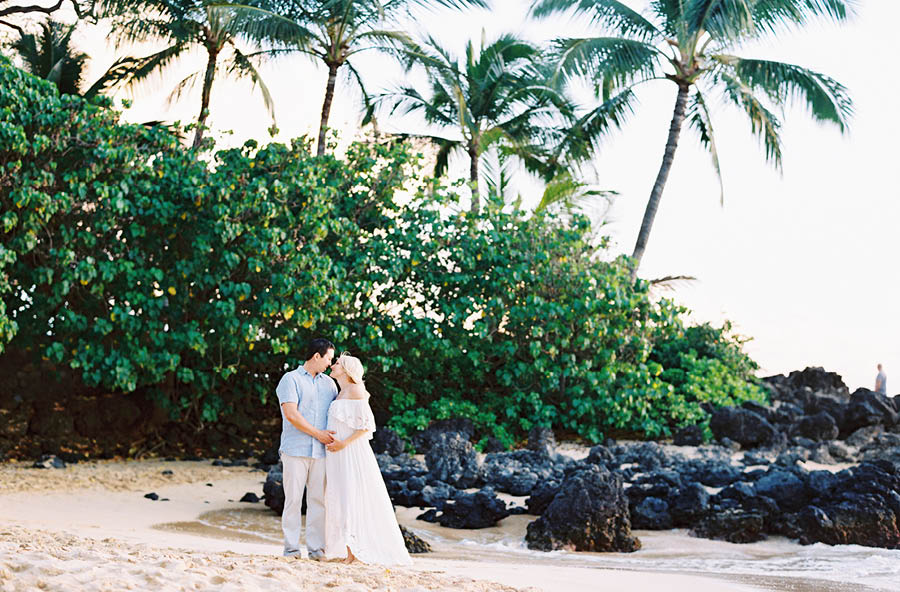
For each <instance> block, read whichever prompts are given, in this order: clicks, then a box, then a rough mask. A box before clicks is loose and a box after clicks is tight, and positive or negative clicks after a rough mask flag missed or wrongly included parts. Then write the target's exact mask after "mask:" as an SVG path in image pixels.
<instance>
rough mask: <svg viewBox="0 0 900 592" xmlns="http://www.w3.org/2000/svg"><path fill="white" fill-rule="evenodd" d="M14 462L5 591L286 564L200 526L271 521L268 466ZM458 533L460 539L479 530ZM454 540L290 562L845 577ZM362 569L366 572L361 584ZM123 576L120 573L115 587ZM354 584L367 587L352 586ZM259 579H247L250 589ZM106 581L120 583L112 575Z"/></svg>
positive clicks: (413, 584) (646, 581)
mask: <svg viewBox="0 0 900 592" xmlns="http://www.w3.org/2000/svg"><path fill="white" fill-rule="evenodd" d="M18 465H19V464H18V463H16V464H10V463H6V464H3V465H0V483H6V486H4V487H3V488H2V489H0V523H2V524H3V530H2V532H0V576H10V578H11V580H10V581H12V582H13V587H11V588H10V587H9V586H6V587H0V589H2V590H4V592H6V590H19V589H26V588H28V587H29V586H37V585H38V584H39V583H40V582H43V583H44V584H45V585H46V586H48V588H47V589H60V590H63V589H65V590H72V589H97V588H96V587H94V586H88V585H87V583H88V581H90V582H94V580H93V579H89V580H85V582H82V583H81V584H79V579H78V578H79V577H82V576H84V573H82V572H79V571H78V570H79V569H82V568H77V565H81V564H86V565H88V566H89V569H88V572H89V573H94V574H95V575H97V574H99V575H97V577H99V578H100V580H103V578H104V577H107V575H108V576H109V577H111V578H114V576H115V574H116V573H119V572H121V571H122V570H121V568H122V567H123V566H124V567H127V568H128V569H126V570H125V571H129V570H131V571H135V570H136V571H135V573H137V572H139V573H140V574H141V575H140V577H138V576H134V577H132V580H131V581H130V585H132V586H133V587H134V588H136V589H140V588H141V587H155V586H156V585H155V584H152V585H151V584H150V581H151V580H153V581H158V580H159V579H160V578H161V577H163V575H164V574H165V572H166V571H168V570H171V569H176V570H181V571H184V573H186V574H193V575H189V576H188V578H187V580H186V581H185V583H184V584H183V588H178V587H177V586H176V588H167V589H184V588H186V587H188V585H189V584H190V585H191V586H199V587H200V588H203V587H204V586H208V587H213V586H214V585H215V586H216V587H219V586H220V585H221V584H225V583H227V582H228V580H229V577H230V578H231V579H232V580H234V579H236V578H237V579H240V582H241V585H242V586H244V584H245V583H246V582H245V581H244V580H245V579H246V578H249V579H250V581H251V584H252V582H253V581H255V579H254V578H257V577H263V576H262V575H260V574H270V575H269V576H265V582H269V583H275V582H274V581H273V580H272V579H271V578H272V577H274V578H275V579H276V580H278V579H279V578H280V577H281V575H280V574H279V573H278V572H279V570H280V569H281V568H283V567H284V566H285V559H284V558H282V557H280V552H281V545H280V542H266V540H265V539H263V540H259V537H257V538H256V539H254V538H252V537H244V538H243V540H242V537H241V535H240V533H236V531H235V528H236V527H234V525H231V526H230V527H228V528H226V529H225V530H226V531H228V532H231V533H232V534H230V535H229V534H228V532H226V533H221V532H220V533H218V534H219V535H220V536H210V533H209V532H206V533H205V534H204V533H203V532H197V529H196V525H197V524H198V523H199V522H200V521H201V518H202V517H203V516H209V515H211V514H216V513H229V512H230V513H232V514H234V513H235V512H250V513H251V514H258V515H259V516H262V517H264V518H265V519H267V520H268V518H270V517H272V516H270V515H269V514H268V512H269V511H268V510H267V509H265V510H263V509H262V508H263V506H262V504H254V503H241V502H238V501H237V500H239V499H240V497H241V496H242V495H243V494H244V493H246V492H248V491H250V492H254V493H257V494H258V493H259V492H260V490H261V488H262V483H263V482H264V481H265V473H264V472H261V471H258V470H253V469H251V468H248V467H212V466H210V465H209V464H208V462H206V463H203V462H194V461H159V460H149V461H94V462H91V463H79V464H77V465H70V466H69V467H68V468H66V469H56V470H55V469H25V468H24V467H22V466H18ZM163 470H171V471H172V474H171V475H162V471H163ZM13 476H18V477H20V479H19V480H18V481H16V482H15V483H13V482H11V481H10V478H12V477H13ZM22 477H24V479H22ZM207 484H211V486H210V485H207ZM150 491H153V492H155V493H157V494H158V495H159V496H160V498H166V499H168V501H162V499H161V500H159V501H151V500H149V499H145V498H144V497H143V495H144V494H145V493H149V492H150ZM398 509H399V508H398ZM413 513H418V510H417V509H415V508H412V509H403V511H401V512H398V517H399V519H400V521H401V523H404V524H410V521H411V520H412V521H413V522H414V515H412V514H413ZM410 515H412V517H410ZM514 518H521V519H520V520H519V522H522V524H517V523H515V522H514V521H513V522H511V523H510V524H512V525H513V526H515V528H523V527H524V526H523V525H524V523H525V520H526V519H525V518H524V517H514ZM531 518H532V517H528V519H531ZM269 522H271V521H269ZM274 524H275V525H276V526H273V524H269V528H277V522H275V523H274ZM425 525H426V523H422V522H418V523H416V524H414V528H416V529H417V530H420V531H423V532H425V533H427V532H428V531H427V530H426V529H424V528H423V527H424V526H425ZM453 532H454V533H455V535H456V537H458V539H459V540H463V539H467V538H471V537H472V535H473V533H477V532H478V531H453ZM273 536H277V534H276V535H273ZM454 545H455V544H454V543H453V542H452V541H451V542H450V543H449V544H444V545H437V546H436V549H435V550H436V553H435V554H433V555H414V556H413V561H414V564H413V566H412V567H411V568H402V569H400V568H398V569H396V570H394V569H390V570H386V569H384V568H380V567H376V566H350V568H351V569H349V570H348V569H346V568H347V566H343V565H340V566H338V565H328V564H318V563H314V562H309V561H300V562H297V561H296V560H294V562H293V563H289V565H291V566H292V567H291V568H290V573H291V574H294V575H295V576H296V575H297V573H299V572H302V573H303V574H304V578H305V579H307V580H309V581H315V582H317V585H318V586H319V587H321V585H326V584H327V585H329V586H331V587H333V588H334V587H336V589H347V590H355V589H357V588H358V589H371V590H375V589H387V588H390V589H411V590H414V589H426V590H431V589H433V590H441V589H448V587H449V588H453V589H455V590H461V591H470V590H471V591H477V592H493V591H503V592H507V591H509V592H511V591H512V590H516V589H518V590H528V591H529V592H542V591H554V590H560V589H565V590H567V591H568V592H579V591H581V590H585V591H586V590H598V589H600V590H605V589H609V590H621V589H627V588H633V589H636V590H644V589H656V588H663V589H666V590H674V591H678V590H684V591H685V592H703V591H710V592H713V591H716V592H718V591H726V592H727V591H733V592H752V591H759V590H794V591H807V590H808V591H812V590H816V591H830V590H834V591H835V592H836V591H837V590H839V589H841V588H840V586H839V585H837V584H833V583H829V582H827V581H823V580H817V579H812V578H809V579H805V578H779V577H773V578H764V577H757V576H745V575H740V574H728V575H723V574H698V573H697V572H691V571H686V570H684V571H682V570H674V571H668V570H667V571H653V570H639V569H630V568H621V567H609V566H603V565H588V564H585V565H573V564H572V563H574V562H577V561H578V558H577V557H575V556H571V557H569V558H567V561H565V562H553V557H552V556H551V555H549V554H548V555H547V556H546V558H542V560H538V561H535V560H533V559H531V558H529V557H528V556H527V555H523V556H520V557H517V556H516V554H514V553H509V552H506V551H504V550H503V549H502V548H501V549H497V550H496V551H495V552H491V553H480V551H479V550H478V549H474V548H469V547H465V546H462V545H455V546H454ZM448 548H449V549H451V550H450V551H448V550H447V549H448ZM35 553H36V554H35ZM42 557H43V559H42ZM117 564H118V568H117V567H116V566H117ZM125 564H127V566H126V565H125ZM220 564H227V565H225V567H221V566H220ZM135 565H136V566H137V567H134V566H135ZM190 565H193V566H194V567H189V566H190ZM229 565H230V566H231V567H228V566H229ZM66 566H68V567H66ZM167 566H168V567H167ZM84 569H87V568H84ZM107 572H109V573H108V574H107ZM195 572H197V573H195ZM294 572H297V573H294ZM85 573H87V572H85ZM272 573H274V575H271V574H272ZM79 574H80V575H79ZM104 574H107V575H104ZM245 576H246V578H245ZM135 578H137V579H135ZM2 579H4V578H2V577H0V580H2ZM360 579H363V580H365V582H366V583H364V584H362V583H360V582H359V581H358V580H360ZM220 580H222V581H221V582H220ZM103 581H105V580H103ZM110 581H111V580H110ZM28 582H30V583H28ZM215 582H219V584H215ZM261 582H263V581H262V580H261ZM265 582H263V583H265ZM26 583H28V584H27V585H26ZM263 583H260V584H259V585H260V586H263ZM121 584H122V582H121V580H120V581H119V589H121V587H122V586H121ZM357 584H358V585H360V586H363V588H359V587H358V586H357V588H354V587H353V586H354V585H357ZM255 585H256V584H252V586H250V587H249V588H247V587H245V589H254V588H253V586H255ZM79 586H84V587H83V588H79ZM598 586H599V587H598ZM773 586H774V587H773ZM835 586H837V587H835ZM404 587H405V588H404ZM101 589H102V587H101ZM108 589H114V587H113V586H112V584H110V587H109V588H108ZM869 590H876V588H869Z"/></svg>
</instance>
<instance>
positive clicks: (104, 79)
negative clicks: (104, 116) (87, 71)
mask: <svg viewBox="0 0 900 592" xmlns="http://www.w3.org/2000/svg"><path fill="white" fill-rule="evenodd" d="M136 65H137V59H136V58H133V57H123V58H119V59H117V60H116V61H115V62H113V64H112V66H110V67H109V68H107V70H106V72H104V73H103V75H102V76H100V78H98V79H97V80H96V81H95V82H94V83H93V84H92V85H91V86H90V88H88V89H87V90H86V91H84V93H83V94H82V96H83V97H84V98H86V99H91V98H93V97H96V96H98V95H100V94H102V93H104V92H105V91H109V90H112V89H113V88H115V87H116V86H118V85H119V84H122V83H124V82H126V81H127V80H128V78H129V77H130V76H131V73H132V71H133V69H134V68H135V67H136Z"/></svg>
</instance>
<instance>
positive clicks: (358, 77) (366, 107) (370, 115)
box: [344, 61, 378, 129]
mask: <svg viewBox="0 0 900 592" xmlns="http://www.w3.org/2000/svg"><path fill="white" fill-rule="evenodd" d="M344 66H345V68H346V71H347V76H348V77H349V78H350V79H351V80H352V81H353V82H355V83H356V86H358V87H359V90H360V92H361V93H362V100H363V119H362V122H361V125H368V124H370V123H375V111H376V109H377V107H378V101H377V100H376V98H375V97H373V96H372V95H370V94H369V91H367V90H366V85H365V83H364V82H363V79H362V74H361V73H360V72H359V70H357V69H356V66H354V65H353V64H352V63H351V62H349V61H348V62H344ZM376 129H377V126H376Z"/></svg>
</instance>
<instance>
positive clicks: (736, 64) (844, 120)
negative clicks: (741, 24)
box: [716, 56, 853, 132]
mask: <svg viewBox="0 0 900 592" xmlns="http://www.w3.org/2000/svg"><path fill="white" fill-rule="evenodd" d="M716 59H717V60H718V61H720V62H721V63H723V64H727V65H728V66H730V67H731V68H732V69H733V71H734V74H735V76H736V77H737V78H738V79H739V80H740V81H741V82H743V83H744V84H746V85H747V86H748V87H750V88H752V89H754V90H760V91H763V92H764V93H766V95H768V96H769V97H770V98H771V99H772V101H773V102H775V103H776V104H777V105H779V106H784V105H787V104H789V103H791V102H795V101H799V102H801V103H802V104H803V105H804V106H805V107H806V108H807V109H808V110H809V112H810V114H811V115H812V117H813V119H815V120H816V121H818V122H821V123H833V124H835V125H837V126H838V128H839V129H840V130H841V132H845V131H846V130H847V129H848V126H849V122H850V118H851V117H852V115H853V101H852V100H851V99H850V95H849V92H848V91H847V88H846V87H845V86H844V85H842V84H840V83H839V82H837V81H836V80H834V79H833V78H830V77H828V76H826V75H824V74H820V73H819V72H814V71H813V70H809V69H807V68H803V67H801V66H796V65H793V64H785V63H783V62H775V61H770V60H751V59H743V58H734V57H731V56H716Z"/></svg>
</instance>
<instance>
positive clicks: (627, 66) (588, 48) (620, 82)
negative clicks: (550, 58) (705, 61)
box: [554, 37, 665, 93]
mask: <svg viewBox="0 0 900 592" xmlns="http://www.w3.org/2000/svg"><path fill="white" fill-rule="evenodd" d="M554 46H555V47H554V55H555V56H556V58H557V60H558V70H559V72H560V73H561V74H562V75H564V76H566V77H576V76H577V77H584V78H586V79H588V80H594V81H596V82H598V83H601V84H603V83H605V84H606V85H608V86H604V88H605V90H606V92H607V93H609V92H611V91H612V90H614V89H615V88H617V87H619V88H620V87H624V86H627V85H629V84H632V83H633V82H635V81H638V80H646V79H648V78H651V77H653V76H656V75H657V72H658V71H659V67H660V64H661V59H663V58H665V55H664V54H663V53H662V52H661V51H660V50H659V49H657V48H656V47H654V46H653V45H650V44H648V43H644V42H642V41H633V40H630V39H622V38H618V37H589V38H581V39H578V38H576V39H561V40H558V41H556V42H554ZM601 81H602V82H601Z"/></svg>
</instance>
